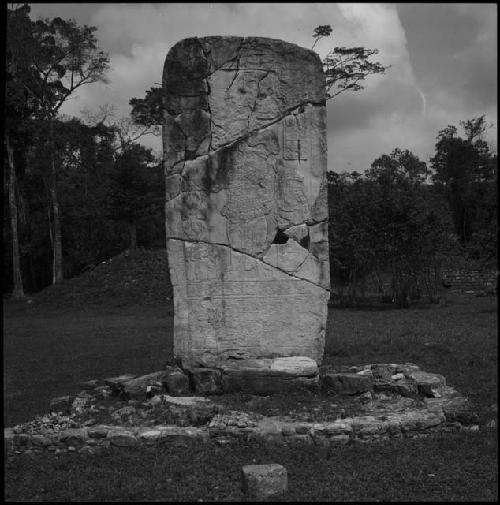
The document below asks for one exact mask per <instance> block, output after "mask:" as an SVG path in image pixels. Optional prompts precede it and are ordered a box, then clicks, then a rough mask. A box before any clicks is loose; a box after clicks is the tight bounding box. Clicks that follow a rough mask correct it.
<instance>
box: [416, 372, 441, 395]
mask: <svg viewBox="0 0 500 505" xmlns="http://www.w3.org/2000/svg"><path fill="white" fill-rule="evenodd" d="M410 378H411V379H413V380H414V381H415V382H416V383H417V388H418V392H419V393H420V394H421V395H424V396H429V397H434V396H437V395H439V390H440V389H441V388H442V387H443V386H446V379H445V378H444V377H443V376H442V375H440V374H436V373H429V372H423V371H420V370H416V371H413V372H412V373H411V374H410Z"/></svg>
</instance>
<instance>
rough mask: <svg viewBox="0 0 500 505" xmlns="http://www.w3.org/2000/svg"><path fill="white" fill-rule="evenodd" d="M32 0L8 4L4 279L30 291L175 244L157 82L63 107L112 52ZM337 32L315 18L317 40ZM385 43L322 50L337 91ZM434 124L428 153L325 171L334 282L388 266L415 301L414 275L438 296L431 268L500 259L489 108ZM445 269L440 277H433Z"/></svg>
mask: <svg viewBox="0 0 500 505" xmlns="http://www.w3.org/2000/svg"><path fill="white" fill-rule="evenodd" d="M29 13H30V8H29V6H28V5H26V4H25V5H21V6H17V7H15V8H12V9H8V19H7V48H6V49H7V51H6V56H7V57H6V81H5V82H6V89H5V109H4V115H5V130H4V167H6V169H5V170H4V185H3V191H4V209H3V210H4V221H3V242H4V255H3V261H4V264H3V277H4V282H3V290H4V293H10V292H12V293H13V294H14V295H15V296H17V297H21V296H23V294H24V292H29V293H33V292H37V291H39V290H41V289H43V288H45V287H47V286H49V285H50V284H53V283H57V282H60V281H61V280H62V279H63V278H70V277H73V276H75V275H78V274H80V273H82V272H84V271H85V270H87V269H90V268H92V267H93V266H95V265H97V264H98V263H100V262H102V261H104V260H107V259H108V258H110V257H112V256H114V255H116V254H118V253H120V252H121V251H123V250H124V249H127V248H135V247H137V246H138V245H139V246H142V247H145V248H164V247H165V219H164V199H165V189H166V188H165V178H164V174H163V168H162V163H161V160H160V157H159V156H158V155H156V154H155V153H154V152H153V151H151V150H150V149H148V148H146V147H144V146H143V145H142V144H141V143H140V140H141V138H142V137H144V136H145V135H150V134H158V122H159V121H158V111H159V110H160V109H159V107H160V104H161V90H160V89H159V88H151V89H150V90H149V91H146V93H145V98H143V99H140V98H131V100H130V103H131V106H132V111H131V116H130V117H129V118H123V117H121V118H120V117H117V116H116V115H115V114H114V112H113V107H112V106H106V107H101V109H99V110H98V111H88V112H87V113H86V114H82V117H79V118H76V117H65V116H63V115H62V114H61V113H60V109H61V107H62V106H63V104H64V103H65V102H66V100H68V99H69V98H70V97H71V96H72V95H73V94H74V92H75V91H76V90H77V89H79V88H80V87H81V86H90V85H93V84H94V83H96V82H99V81H105V80H106V73H107V70H108V68H109V57H108V55H107V54H106V53H104V52H103V51H101V50H100V49H99V46H98V42H97V39H96V37H95V28H93V27H88V26H79V25H78V24H76V22H74V21H71V20H70V21H67V20H63V19H61V18H54V19H45V20H42V19H39V20H36V21H33V20H32V19H31V18H30V16H29ZM330 33H331V28H330V27H329V25H325V26H321V27H318V28H317V29H316V31H315V33H314V35H313V37H314V40H315V43H316V42H317V40H318V39H319V38H320V37H325V36H328V35H329V34H330ZM376 53H377V51H376V50H368V49H365V48H359V47H357V48H335V49H334V50H333V51H332V52H331V53H329V54H328V56H327V58H325V60H324V66H325V74H326V76H327V83H328V85H329V87H328V90H329V98H333V97H336V96H337V95H338V94H339V93H341V92H342V91H349V90H350V91H359V90H361V89H362V86H361V85H360V81H362V80H363V79H364V78H365V77H366V76H368V75H370V74H377V73H383V72H384V71H385V70H386V69H387V68H388V67H383V66H382V65H380V64H379V63H373V62H371V61H370V60H369V58H370V57H371V56H372V55H374V54H376ZM459 127H460V130H459V128H458V127H456V126H453V125H448V126H447V127H446V128H444V129H443V130H441V131H440V132H438V133H437V137H436V145H435V153H434V156H433V157H432V158H431V159H430V161H429V163H428V164H427V163H425V162H423V161H421V160H419V159H418V157H417V156H415V155H414V154H413V153H411V152H410V151H408V150H406V149H402V148H396V149H394V151H393V152H392V153H390V154H383V155H381V156H380V157H379V158H377V159H376V160H375V161H374V162H373V163H372V165H371V167H366V170H364V172H363V173H358V172H351V173H347V172H344V173H334V172H329V173H328V194H329V212H330V225H329V226H330V253H331V254H330V260H331V261H330V263H331V274H332V282H333V283H334V284H335V285H336V286H339V287H340V295H341V296H342V297H343V298H345V300H346V301H348V302H352V303H354V302H355V301H356V299H357V298H358V297H359V289H360V287H362V284H363V281H364V279H366V277H367V276H368V275H371V274H375V275H378V274H381V273H382V272H385V273H387V272H389V273H390V275H391V279H392V297H393V299H394V301H396V302H397V303H398V305H400V306H405V305H407V303H408V299H409V297H410V296H411V293H412V291H414V290H415V286H420V289H422V286H423V287H424V288H425V290H426V294H427V295H428V296H429V298H431V299H432V298H433V297H435V285H436V283H435V282H434V283H433V280H432V279H433V278H432V275H433V273H432V272H434V274H435V272H436V268H437V267H438V266H439V265H440V264H441V263H442V261H443V258H446V257H450V255H456V254H460V255H462V256H463V257H465V258H471V259H474V260H475V261H479V262H482V263H483V264H484V265H487V266H491V265H496V257H497V252H496V249H497V155H496V154H494V153H493V152H492V151H491V149H490V146H489V145H488V144H487V142H485V140H484V136H485V132H486V129H487V123H486V120H485V117H484V116H480V117H477V118H472V119H469V120H465V121H462V122H460V125H459ZM434 278H435V275H434Z"/></svg>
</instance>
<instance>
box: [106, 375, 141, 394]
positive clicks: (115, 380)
mask: <svg viewBox="0 0 500 505" xmlns="http://www.w3.org/2000/svg"><path fill="white" fill-rule="evenodd" d="M136 377H137V375H133V374H129V373H126V374H123V375H119V376H117V377H110V378H109V379H104V384H106V386H109V387H110V388H111V390H112V391H113V392H119V391H121V390H122V384H123V383H124V382H127V381H129V380H132V379H135V378H136Z"/></svg>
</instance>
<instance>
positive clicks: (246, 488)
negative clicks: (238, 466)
mask: <svg viewBox="0 0 500 505" xmlns="http://www.w3.org/2000/svg"><path fill="white" fill-rule="evenodd" d="M242 478H243V493H244V494H245V495H246V496H247V497H248V498H253V499H263V498H268V497H271V496H275V495H278V494H281V493H283V492H285V491H286V490H287V488H288V476H287V471H286V468H285V467H284V466H282V465H278V464H275V463H273V464H269V465H245V466H244V467H243V468H242Z"/></svg>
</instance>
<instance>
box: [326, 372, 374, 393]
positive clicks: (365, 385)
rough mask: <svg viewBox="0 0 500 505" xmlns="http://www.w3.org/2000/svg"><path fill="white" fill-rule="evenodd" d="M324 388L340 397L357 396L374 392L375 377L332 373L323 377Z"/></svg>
mask: <svg viewBox="0 0 500 505" xmlns="http://www.w3.org/2000/svg"><path fill="white" fill-rule="evenodd" d="M321 382H322V384H323V387H324V388H325V389H327V390H330V391H333V392H335V393H337V394H339V395H355V394H359V393H365V392H367V391H372V390H373V377H371V376H370V375H360V374H357V373H331V372H327V373H325V374H324V375H322V376H321Z"/></svg>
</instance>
